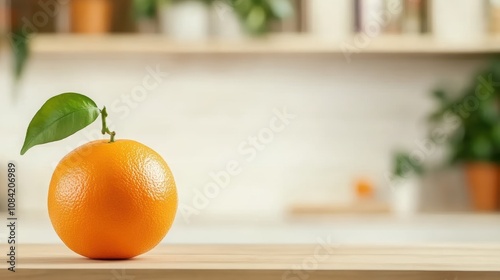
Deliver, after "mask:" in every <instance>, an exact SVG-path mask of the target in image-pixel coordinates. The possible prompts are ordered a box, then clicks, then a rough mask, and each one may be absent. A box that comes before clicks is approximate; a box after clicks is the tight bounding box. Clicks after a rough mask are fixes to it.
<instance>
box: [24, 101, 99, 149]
mask: <svg viewBox="0 0 500 280" xmlns="http://www.w3.org/2000/svg"><path fill="white" fill-rule="evenodd" d="M99 114H100V110H99V108H98V107H97V105H96V104H95V102H94V101H93V100H92V99H90V98H88V97H87V96H85V95H82V94H79V93H71V92H70V93H63V94H60V95H57V96H54V97H52V98H50V99H49V100H47V102H45V104H43V106H42V108H40V110H38V112H37V113H36V114H35V116H34V117H33V119H32V120H31V122H30V124H29V127H28V130H27V132H26V138H25V139H24V144H23V148H22V149H21V155H24V154H25V153H26V151H28V150H29V149H30V148H32V147H34V146H36V145H40V144H45V143H49V142H54V141H58V140H61V139H64V138H66V137H68V136H70V135H72V134H74V133H75V132H77V131H79V130H81V129H83V128H85V127H86V126H88V125H89V124H91V123H92V122H94V121H95V120H96V119H97V117H98V116H99Z"/></svg>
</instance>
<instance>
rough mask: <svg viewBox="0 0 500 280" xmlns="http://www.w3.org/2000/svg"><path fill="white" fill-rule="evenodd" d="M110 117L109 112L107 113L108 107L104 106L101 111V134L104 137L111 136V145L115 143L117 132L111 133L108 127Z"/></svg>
mask: <svg viewBox="0 0 500 280" xmlns="http://www.w3.org/2000/svg"><path fill="white" fill-rule="evenodd" d="M107 117H108V112H107V111H106V106H104V107H103V108H102V110H101V119H102V129H101V133H102V135H105V134H109V136H110V138H109V143H113V142H115V135H116V132H114V131H110V130H109V128H108V125H107V124H106V118H107Z"/></svg>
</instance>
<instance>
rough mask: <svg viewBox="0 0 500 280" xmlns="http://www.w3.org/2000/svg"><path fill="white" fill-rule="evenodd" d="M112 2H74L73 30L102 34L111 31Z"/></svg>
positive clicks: (100, 0) (91, 0)
mask: <svg viewBox="0 0 500 280" xmlns="http://www.w3.org/2000/svg"><path fill="white" fill-rule="evenodd" d="M111 1H112V0H72V1H71V30H72V31H73V32H75V33H90V34H101V33H107V32H109V31H110V30H111V22H112V21H111V18H112V11H113V3H112V2H111Z"/></svg>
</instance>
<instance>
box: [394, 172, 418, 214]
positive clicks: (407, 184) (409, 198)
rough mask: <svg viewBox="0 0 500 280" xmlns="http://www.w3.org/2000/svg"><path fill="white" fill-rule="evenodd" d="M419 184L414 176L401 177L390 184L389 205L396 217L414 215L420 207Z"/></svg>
mask: <svg viewBox="0 0 500 280" xmlns="http://www.w3.org/2000/svg"><path fill="white" fill-rule="evenodd" d="M420 198H421V191H420V184H419V180H417V179H416V178H413V177H410V178H403V179H400V180H399V182H396V183H395V184H394V185H393V186H391V207H392V211H393V213H394V214H395V215H396V216H398V217H411V216H414V215H415V214H416V213H417V212H418V210H419V208H420Z"/></svg>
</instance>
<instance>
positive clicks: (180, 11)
mask: <svg viewBox="0 0 500 280" xmlns="http://www.w3.org/2000/svg"><path fill="white" fill-rule="evenodd" d="M159 13H160V27H161V30H162V32H163V33H165V34H167V35H169V36H170V37H172V38H173V39H175V40H182V41H201V40H206V39H207V38H208V34H209V24H210V12H209V8H208V6H207V5H206V4H204V3H202V2H200V1H195V0H186V1H179V2H175V3H173V4H172V5H163V6H161V8H160V10H159Z"/></svg>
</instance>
